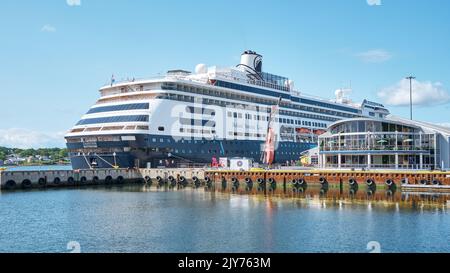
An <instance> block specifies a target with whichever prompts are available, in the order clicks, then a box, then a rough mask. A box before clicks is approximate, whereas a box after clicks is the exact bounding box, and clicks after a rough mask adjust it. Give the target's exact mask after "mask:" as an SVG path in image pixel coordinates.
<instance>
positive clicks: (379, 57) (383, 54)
mask: <svg viewBox="0 0 450 273" xmlns="http://www.w3.org/2000/svg"><path fill="white" fill-rule="evenodd" d="M355 56H356V57H357V58H359V59H360V60H361V61H363V62H367V63H382V62H386V61H389V60H390V59H391V58H392V54H391V53H389V52H387V51H386V50H384V49H371V50H368V51H365V52H359V53H357V54H355Z"/></svg>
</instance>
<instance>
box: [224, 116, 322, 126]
mask: <svg viewBox="0 0 450 273" xmlns="http://www.w3.org/2000/svg"><path fill="white" fill-rule="evenodd" d="M227 115H228V117H233V118H242V113H237V112H228V114H227ZM244 117H245V119H247V120H250V119H252V115H251V114H247V113H246V114H245V116H244ZM253 119H254V120H263V121H264V120H265V121H269V117H265V116H260V115H253ZM275 121H276V122H280V123H284V124H295V125H305V126H314V127H320V128H326V127H327V125H326V124H325V123H320V122H311V121H306V120H302V121H300V120H294V119H287V118H275Z"/></svg>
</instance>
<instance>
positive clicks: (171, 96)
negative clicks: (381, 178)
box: [156, 93, 357, 122]
mask: <svg viewBox="0 0 450 273" xmlns="http://www.w3.org/2000/svg"><path fill="white" fill-rule="evenodd" d="M156 98H157V99H166V100H175V101H183V102H191V103H194V102H195V98H194V97H192V96H184V95H176V94H171V93H167V94H159V95H157V96H156ZM197 103H203V104H210V105H217V106H221V107H226V106H232V107H234V108H242V109H249V110H251V109H252V108H255V107H250V106H249V105H246V104H240V103H234V102H228V101H227V102H225V101H219V100H212V99H202V102H197ZM279 112H280V114H282V115H286V116H293V117H301V118H307V119H319V120H325V121H332V122H334V121H337V120H339V119H338V118H333V117H329V116H322V115H316V114H307V113H302V112H297V111H295V112H294V111H287V110H280V111H279ZM346 117H357V116H356V115H347V114H346Z"/></svg>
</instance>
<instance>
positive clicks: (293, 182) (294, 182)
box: [292, 178, 298, 186]
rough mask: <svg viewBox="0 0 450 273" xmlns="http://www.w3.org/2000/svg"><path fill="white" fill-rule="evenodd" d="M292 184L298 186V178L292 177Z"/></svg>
mask: <svg viewBox="0 0 450 273" xmlns="http://www.w3.org/2000/svg"><path fill="white" fill-rule="evenodd" d="M292 184H293V185H294V186H296V185H297V184H298V180H297V179H296V178H294V179H292Z"/></svg>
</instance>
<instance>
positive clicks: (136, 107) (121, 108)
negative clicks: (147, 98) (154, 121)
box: [86, 103, 150, 114]
mask: <svg viewBox="0 0 450 273" xmlns="http://www.w3.org/2000/svg"><path fill="white" fill-rule="evenodd" d="M149 107H150V106H149V103H130V104H120V105H110V106H102V107H95V108H91V109H89V111H88V112H87V113H86V114H95V113H103V112H112V111H127V110H144V109H149Z"/></svg>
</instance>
